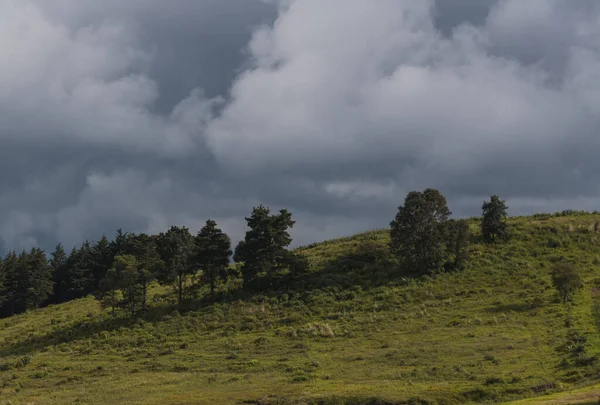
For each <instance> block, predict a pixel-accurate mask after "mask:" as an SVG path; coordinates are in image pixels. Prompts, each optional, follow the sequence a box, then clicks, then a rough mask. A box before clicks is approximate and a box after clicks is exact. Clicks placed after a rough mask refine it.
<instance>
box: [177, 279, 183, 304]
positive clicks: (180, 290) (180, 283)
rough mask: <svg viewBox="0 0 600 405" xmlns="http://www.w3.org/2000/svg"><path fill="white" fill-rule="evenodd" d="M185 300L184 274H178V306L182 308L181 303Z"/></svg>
mask: <svg viewBox="0 0 600 405" xmlns="http://www.w3.org/2000/svg"><path fill="white" fill-rule="evenodd" d="M182 302H183V276H181V275H180V276H178V285H177V306H178V307H179V309H181V303H182Z"/></svg>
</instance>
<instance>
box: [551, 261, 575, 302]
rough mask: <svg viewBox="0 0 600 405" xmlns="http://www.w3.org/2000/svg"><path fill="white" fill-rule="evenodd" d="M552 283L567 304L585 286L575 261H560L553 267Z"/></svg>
mask: <svg viewBox="0 0 600 405" xmlns="http://www.w3.org/2000/svg"><path fill="white" fill-rule="evenodd" d="M552 285H554V288H556V290H557V291H558V293H559V294H560V296H561V298H562V300H563V304H566V303H567V301H568V300H570V299H572V298H573V295H575V293H576V292H577V291H578V290H580V289H581V288H582V287H583V282H582V281H581V277H580V275H579V271H578V270H577V268H576V267H575V265H574V264H573V263H567V262H560V263H557V264H556V265H555V266H554V268H553V269H552Z"/></svg>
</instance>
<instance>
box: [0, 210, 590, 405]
mask: <svg viewBox="0 0 600 405" xmlns="http://www.w3.org/2000/svg"><path fill="white" fill-rule="evenodd" d="M599 221H600V215H591V214H587V215H567V216H550V215H538V216H535V217H526V218H525V217H520V218H512V219H510V221H509V225H510V227H511V232H512V235H513V236H512V239H511V240H510V242H509V243H507V244H503V245H497V246H490V245H484V244H482V243H480V242H479V241H478V240H479V239H478V235H477V222H476V220H473V221H472V222H471V225H472V228H473V231H474V232H475V235H474V237H473V243H472V246H471V258H472V259H471V263H470V265H469V268H468V269H466V270H465V271H462V272H459V273H451V274H442V275H440V276H437V277H434V278H429V277H425V278H421V279H412V278H406V277H402V276H399V275H397V274H394V272H393V271H392V270H391V267H390V266H389V265H388V263H387V262H386V261H385V260H374V258H376V257H379V255H380V253H381V252H384V251H385V246H386V243H387V240H388V234H387V232H386V231H373V232H368V233H364V234H360V235H356V236H354V237H350V238H343V239H338V240H333V241H327V242H324V243H318V244H314V245H311V246H307V247H304V248H300V249H299V250H300V251H302V252H303V253H304V254H306V255H307V256H308V257H309V260H310V263H311V268H312V272H311V274H310V275H308V276H307V277H306V278H305V279H304V280H300V281H297V282H296V283H294V285H290V286H288V287H289V288H288V289H285V290H284V289H282V291H281V292H272V293H265V294H260V295H254V296H245V295H241V294H239V293H237V292H235V288H236V285H235V284H232V285H230V286H228V289H229V290H228V291H224V292H222V293H221V295H220V298H219V300H217V302H209V301H198V302H197V303H195V304H193V305H194V307H195V308H193V309H195V310H191V311H188V312H185V313H183V314H181V315H180V314H178V313H177V311H175V310H174V306H173V297H172V296H171V295H170V294H169V292H168V291H165V290H164V289H162V288H160V287H154V289H153V290H152V294H153V298H152V299H151V301H152V308H151V309H150V311H149V312H148V313H146V314H144V315H143V316H141V317H140V318H138V319H130V318H128V317H126V316H125V314H123V315H122V317H119V318H117V319H112V318H111V317H110V314H109V313H108V311H106V310H102V309H101V308H100V307H99V305H98V303H97V302H96V301H94V299H93V298H91V297H90V298H86V299H81V300H77V301H73V302H69V303H66V304H61V305H57V306H51V307H48V308H44V309H40V310H36V311H32V312H30V313H26V314H23V315H19V316H15V317H12V318H9V319H4V320H0V370H1V371H0V404H8V403H10V404H36V405H43V404H156V405H159V404H160V405H164V404H230V403H231V404H235V403H246V404H324V405H326V404H352V405H353V404H401V403H410V404H427V403H438V404H459V403H471V402H472V403H479V402H495V403H504V402H510V401H517V402H514V403H515V404H567V403H587V404H591V403H596V401H598V399H599V397H600V393H599V392H600V386H594V384H597V383H598V382H600V364H597V362H596V359H595V357H594V355H595V354H596V353H597V352H599V351H600V333H599V330H598V329H597V328H598V326H599V325H600V315H599V310H598V308H599V307H600V306H598V304H597V303H595V298H594V295H593V291H592V288H593V286H594V282H595V279H596V277H598V278H600V230H599V229H598V225H597V223H598V222H599ZM561 258H567V259H569V260H572V261H573V262H575V263H577V266H578V268H580V269H581V270H582V271H583V274H584V278H585V282H586V285H585V287H584V289H583V290H582V292H581V293H579V294H578V295H577V297H576V299H575V302H574V303H573V304H572V305H569V306H565V305H562V304H561V303H560V300H559V299H558V297H557V295H556V292H555V290H554V289H553V287H552V286H551V282H550V277H549V271H550V268H551V267H552V263H553V262H554V261H557V260H560V259H561ZM569 333H570V334H571V335H570V336H571V338H572V340H573V337H575V338H577V337H582V336H583V337H585V338H587V341H586V342H585V343H583V346H584V347H585V353H584V355H582V356H580V357H579V360H578V361H575V359H574V357H573V356H572V355H571V354H570V353H569V352H568V351H567V350H566V344H567V343H568V339H567V336H568V334H569ZM561 348H562V349H561ZM598 363H600V361H599V362H598Z"/></svg>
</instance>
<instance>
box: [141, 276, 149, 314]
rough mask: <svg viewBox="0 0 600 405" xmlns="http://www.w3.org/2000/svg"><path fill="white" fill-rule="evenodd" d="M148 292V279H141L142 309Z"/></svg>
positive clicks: (144, 306)
mask: <svg viewBox="0 0 600 405" xmlns="http://www.w3.org/2000/svg"><path fill="white" fill-rule="evenodd" d="M147 292H148V281H147V280H145V279H144V280H143V281H142V309H146V295H147Z"/></svg>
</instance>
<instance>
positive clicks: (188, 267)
mask: <svg viewBox="0 0 600 405" xmlns="http://www.w3.org/2000/svg"><path fill="white" fill-rule="evenodd" d="M193 243H194V240H193V236H192V235H191V234H190V231H189V230H188V228H186V227H177V226H172V227H171V229H169V230H168V231H167V232H166V233H161V234H160V235H159V237H158V241H157V247H158V253H159V255H160V258H161V260H162V261H163V263H164V266H162V268H161V269H160V272H159V274H158V279H159V281H160V282H161V283H163V284H166V285H173V286H174V287H175V291H176V293H177V304H178V307H179V308H180V309H181V305H182V303H183V296H184V289H185V285H186V281H187V280H188V279H189V277H190V276H192V275H194V274H195V273H196V267H195V266H194V264H193V261H192V260H191V258H192V255H193Z"/></svg>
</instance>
